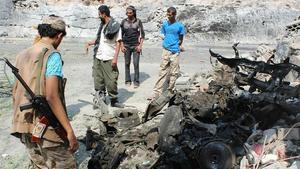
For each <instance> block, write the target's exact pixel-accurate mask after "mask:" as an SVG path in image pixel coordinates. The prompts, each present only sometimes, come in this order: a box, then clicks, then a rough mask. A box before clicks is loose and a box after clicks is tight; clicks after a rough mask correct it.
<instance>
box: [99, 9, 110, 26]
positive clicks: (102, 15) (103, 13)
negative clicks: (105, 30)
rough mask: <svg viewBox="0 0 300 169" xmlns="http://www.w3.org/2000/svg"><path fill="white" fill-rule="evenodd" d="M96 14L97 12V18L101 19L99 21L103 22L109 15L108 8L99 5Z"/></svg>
mask: <svg viewBox="0 0 300 169" xmlns="http://www.w3.org/2000/svg"><path fill="white" fill-rule="evenodd" d="M98 14H99V18H100V19H101V22H102V23H104V22H105V18H107V17H110V10H109V8H108V6H106V5H101V6H100V7H99V8H98Z"/></svg>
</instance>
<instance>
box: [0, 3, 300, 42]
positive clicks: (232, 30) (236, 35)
mask: <svg viewBox="0 0 300 169" xmlns="http://www.w3.org/2000/svg"><path fill="white" fill-rule="evenodd" d="M105 4H107V5H109V6H110V7H111V15H112V16H113V17H114V18H116V19H117V20H118V21H120V20H121V19H122V18H124V17H125V8H126V7H127V6H128V5H134V6H136V8H137V13H138V14H137V15H138V17H139V18H140V19H141V20H142V22H143V23H144V27H145V31H146V39H147V40H149V41H157V37H158V35H159V34H158V29H159V27H160V24H161V22H162V20H163V19H165V11H166V9H167V7H168V6H175V7H176V8H177V10H178V19H179V20H180V21H182V22H183V23H184V24H185V25H186V28H187V31H188V34H187V36H189V37H191V39H193V40H194V41H195V42H196V41H198V40H200V41H210V42H216V41H225V42H226V41H232V42H233V41H241V42H244V43H246V42H247V43H257V42H267V41H268V42H273V40H274V38H277V37H278V35H280V34H282V33H283V32H284V26H285V25H286V24H287V23H289V22H292V21H293V20H294V19H296V18H297V17H298V16H299V15H300V2H299V1H297V0H286V1H278V0H267V1H240V0H234V1H231V0H226V1H222V0H204V1H197V0H179V1H178V0H167V1H163V0H152V1H138V0H111V1H105ZM99 5H100V3H99V2H98V1H96V0H75V1H70V0H47V1H45V0H13V1H1V2H0V14H1V15H0V36H3V37H32V36H33V35H34V31H33V28H32V27H34V26H36V25H37V24H38V23H39V22H40V21H41V19H42V17H43V16H45V15H49V14H56V15H59V16H62V17H63V18H64V19H65V20H66V22H67V23H68V24H69V26H70V27H69V29H68V36H70V37H93V36H94V34H92V33H91V32H95V31H96V29H97V27H98V22H99V19H98V16H97V8H98V6H99Z"/></svg>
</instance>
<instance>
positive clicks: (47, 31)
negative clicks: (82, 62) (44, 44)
mask: <svg viewBox="0 0 300 169" xmlns="http://www.w3.org/2000/svg"><path fill="white" fill-rule="evenodd" d="M37 29H38V31H39V34H40V36H41V37H50V38H54V37H55V36H56V35H58V34H60V33H62V34H63V36H65V35H66V34H67V32H66V31H61V30H57V29H54V28H52V27H51V25H50V24H39V25H38V28H37Z"/></svg>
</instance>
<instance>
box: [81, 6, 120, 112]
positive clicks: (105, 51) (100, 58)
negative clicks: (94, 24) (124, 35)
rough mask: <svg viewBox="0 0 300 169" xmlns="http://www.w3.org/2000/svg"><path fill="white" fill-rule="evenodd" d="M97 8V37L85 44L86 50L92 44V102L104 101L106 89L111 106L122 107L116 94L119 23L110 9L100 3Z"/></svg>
mask: <svg viewBox="0 0 300 169" xmlns="http://www.w3.org/2000/svg"><path fill="white" fill-rule="evenodd" d="M98 10H99V17H100V19H101V24H100V27H99V30H98V33H97V38H96V40H92V41H90V42H88V43H87V45H86V50H87V51H88V49H89V46H91V45H94V63H93V77H94V86H95V90H96V94H95V98H94V103H98V102H99V100H98V99H102V100H103V101H104V102H105V95H106V91H107V93H108V95H109V96H110V100H111V106H112V107H119V108H123V107H124V105H123V104H120V103H119V101H118V96H117V95H118V87H117V81H118V76H119V71H118V67H117V62H118V55H119V51H120V41H121V31H120V24H119V23H118V22H116V21H115V20H114V19H113V18H112V17H111V16H110V10H109V8H108V7H107V6H106V5H101V6H100V7H99V8H98Z"/></svg>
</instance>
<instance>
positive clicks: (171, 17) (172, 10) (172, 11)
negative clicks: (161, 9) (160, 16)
mask: <svg viewBox="0 0 300 169" xmlns="http://www.w3.org/2000/svg"><path fill="white" fill-rule="evenodd" d="M176 13H177V12H176V9H175V8H174V7H169V8H168V9H167V17H168V19H169V20H170V21H171V20H175V17H176Z"/></svg>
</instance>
